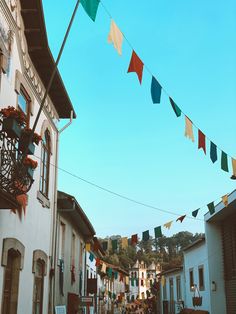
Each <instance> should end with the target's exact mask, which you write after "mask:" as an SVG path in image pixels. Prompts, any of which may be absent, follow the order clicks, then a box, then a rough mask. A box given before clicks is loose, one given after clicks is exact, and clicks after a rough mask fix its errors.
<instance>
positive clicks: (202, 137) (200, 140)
mask: <svg viewBox="0 0 236 314" xmlns="http://www.w3.org/2000/svg"><path fill="white" fill-rule="evenodd" d="M201 148H202V149H203V151H204V153H205V154H206V136H205V134H203V133H202V131H201V130H198V149H201Z"/></svg>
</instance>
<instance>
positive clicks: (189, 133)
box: [184, 116, 194, 142]
mask: <svg viewBox="0 0 236 314" xmlns="http://www.w3.org/2000/svg"><path fill="white" fill-rule="evenodd" d="M184 135H185V136H186V137H188V138H189V139H191V140H192V141H193V142H194V135H193V124H192V121H191V120H189V118H188V117H187V116H185V134H184Z"/></svg>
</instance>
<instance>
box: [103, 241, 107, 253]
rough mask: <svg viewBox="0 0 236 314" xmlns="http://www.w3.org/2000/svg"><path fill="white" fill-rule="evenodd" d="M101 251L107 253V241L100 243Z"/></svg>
mask: <svg viewBox="0 0 236 314" xmlns="http://www.w3.org/2000/svg"><path fill="white" fill-rule="evenodd" d="M102 249H103V251H107V249H108V242H107V241H104V242H102Z"/></svg>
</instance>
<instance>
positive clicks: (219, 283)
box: [205, 222, 236, 314]
mask: <svg viewBox="0 0 236 314" xmlns="http://www.w3.org/2000/svg"><path fill="white" fill-rule="evenodd" d="M205 233H206V243H207V257H208V267H209V285H210V295H209V298H210V313H211V314H223V313H226V296H225V284H224V264H223V249H222V239H221V229H220V225H218V224H216V223H214V224H213V223H207V222H206V223H205ZM213 281H214V282H215V284H216V291H213V289H211V286H212V283H213ZM235 297H236V296H235Z"/></svg>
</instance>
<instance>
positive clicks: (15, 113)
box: [0, 106, 26, 138]
mask: <svg viewBox="0 0 236 314" xmlns="http://www.w3.org/2000/svg"><path fill="white" fill-rule="evenodd" d="M0 114H1V116H2V118H3V121H2V131H3V132H6V134H7V136H8V137H10V138H19V137H20V135H21V128H22V127H24V126H25V123H26V119H25V115H24V114H23V113H22V112H21V111H20V110H17V109H16V108H14V107H11V106H8V107H7V108H3V109H1V110H0Z"/></svg>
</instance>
